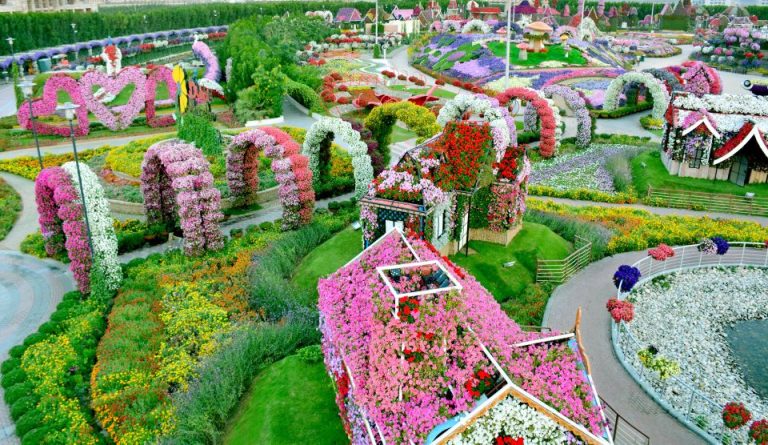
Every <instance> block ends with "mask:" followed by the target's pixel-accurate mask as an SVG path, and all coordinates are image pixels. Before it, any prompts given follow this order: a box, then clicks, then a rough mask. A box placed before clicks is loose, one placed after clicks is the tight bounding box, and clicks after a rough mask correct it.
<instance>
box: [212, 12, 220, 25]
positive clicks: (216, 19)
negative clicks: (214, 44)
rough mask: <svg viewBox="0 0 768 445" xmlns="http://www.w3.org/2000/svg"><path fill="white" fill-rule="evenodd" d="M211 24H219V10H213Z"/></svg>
mask: <svg viewBox="0 0 768 445" xmlns="http://www.w3.org/2000/svg"><path fill="white" fill-rule="evenodd" d="M213 24H214V25H218V24H219V11H217V10H215V9H214V10H213Z"/></svg>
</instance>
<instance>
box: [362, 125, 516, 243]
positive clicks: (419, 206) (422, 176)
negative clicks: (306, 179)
mask: <svg viewBox="0 0 768 445" xmlns="http://www.w3.org/2000/svg"><path fill="white" fill-rule="evenodd" d="M507 140H508V139H507ZM497 142H498V141H494V133H493V130H492V127H491V125H489V124H488V123H482V122H476V121H454V122H449V123H448V124H447V125H446V126H445V128H444V131H443V132H442V133H441V134H439V135H437V136H435V137H433V138H432V139H430V140H427V141H426V142H424V143H423V144H421V145H418V146H416V147H415V148H413V149H411V150H409V151H408V152H406V153H405V154H404V155H403V157H402V158H401V159H400V161H399V162H398V163H397V164H396V165H395V166H394V167H393V168H390V169H387V170H384V171H383V172H382V173H381V174H380V175H379V176H378V177H376V178H375V179H374V180H373V182H372V183H371V184H370V186H369V190H368V193H367V195H366V196H364V197H363V198H362V199H361V201H360V204H361V210H360V216H361V222H362V225H363V241H364V245H365V246H368V245H370V244H372V243H373V242H374V241H375V240H376V239H378V238H379V237H381V236H382V235H384V234H385V233H387V232H389V231H391V230H392V229H394V228H398V229H400V230H402V231H405V232H409V233H410V232H413V233H415V234H417V235H418V236H420V237H422V238H423V239H425V240H428V241H430V242H431V243H432V244H433V245H434V246H436V247H437V248H438V249H440V251H441V252H443V253H445V254H452V253H455V252H457V251H459V250H461V248H463V247H464V246H465V245H466V244H467V242H468V241H469V240H475V239H478V240H483V241H489V242H495V243H499V244H504V245H506V244H509V242H510V241H511V240H512V238H513V237H514V236H515V235H516V234H517V232H518V231H519V230H520V222H521V221H522V214H523V212H524V211H525V198H526V196H527V188H526V187H527V182H528V175H529V173H530V163H529V162H528V159H527V157H526V154H525V149H524V147H517V146H507V145H504V146H503V147H502V146H498V147H497V146H496V145H497V144H496V143H497Z"/></svg>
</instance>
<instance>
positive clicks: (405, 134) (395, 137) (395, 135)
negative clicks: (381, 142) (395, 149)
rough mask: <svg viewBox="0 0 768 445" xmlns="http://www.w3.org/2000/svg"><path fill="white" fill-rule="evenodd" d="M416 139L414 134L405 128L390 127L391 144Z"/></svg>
mask: <svg viewBox="0 0 768 445" xmlns="http://www.w3.org/2000/svg"><path fill="white" fill-rule="evenodd" d="M415 137H416V133H414V132H412V131H411V130H409V129H407V128H403V127H400V126H398V125H395V126H393V127H392V139H391V142H392V143H395V142H403V141H407V140H409V139H413V138H415Z"/></svg>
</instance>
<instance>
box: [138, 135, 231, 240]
mask: <svg viewBox="0 0 768 445" xmlns="http://www.w3.org/2000/svg"><path fill="white" fill-rule="evenodd" d="M209 168H210V165H209V164H208V160H207V159H205V156H203V153H202V152H201V151H200V150H199V149H198V148H195V146H193V145H190V144H185V143H182V142H179V141H176V140H171V141H163V142H159V143H157V144H155V145H153V146H151V147H149V149H148V150H147V152H146V154H145V155H144V162H143V164H142V166H141V192H142V194H143V195H144V207H145V209H146V215H147V222H148V223H149V224H153V223H158V222H161V223H169V222H171V221H174V220H175V219H176V214H175V208H178V217H179V220H180V221H179V222H180V225H181V229H182V231H183V233H184V252H185V253H186V254H188V255H200V254H202V253H203V252H204V251H205V250H216V249H219V248H221V247H222V246H223V240H222V237H221V232H220V231H219V221H220V220H221V218H222V216H223V215H222V214H221V212H220V209H221V194H220V193H219V191H218V190H217V189H216V188H215V187H214V186H213V175H212V174H211V173H210V171H209Z"/></svg>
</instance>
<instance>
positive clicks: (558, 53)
mask: <svg viewBox="0 0 768 445" xmlns="http://www.w3.org/2000/svg"><path fill="white" fill-rule="evenodd" d="M546 48H547V52H545V53H531V52H529V53H528V59H527V60H520V59H519V56H520V50H519V49H518V48H517V46H515V45H512V47H511V48H510V50H509V60H510V62H511V64H512V65H517V66H539V64H541V63H542V62H547V61H557V62H564V63H567V64H568V65H578V66H584V65H586V64H587V59H585V58H584V56H583V55H582V54H581V51H579V50H578V49H576V48H573V47H571V51H570V53H569V54H568V57H565V50H564V49H563V46H562V45H561V44H559V43H557V44H555V45H547V46H546ZM488 49H489V50H491V52H492V53H493V54H494V55H495V56H497V57H501V58H502V60H503V59H504V56H506V54H507V46H506V43H504V42H501V41H496V42H488Z"/></svg>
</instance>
